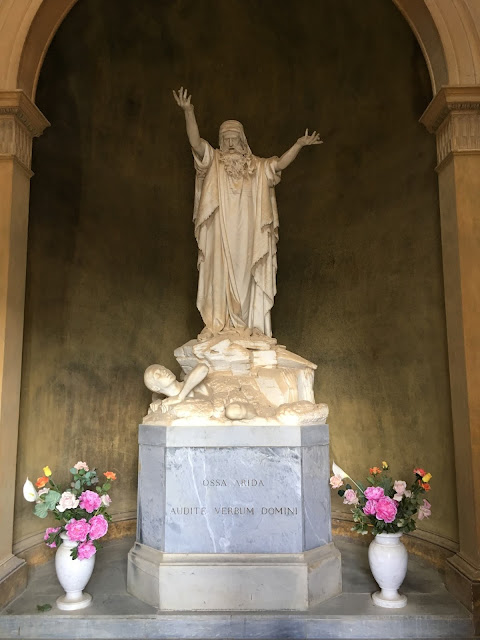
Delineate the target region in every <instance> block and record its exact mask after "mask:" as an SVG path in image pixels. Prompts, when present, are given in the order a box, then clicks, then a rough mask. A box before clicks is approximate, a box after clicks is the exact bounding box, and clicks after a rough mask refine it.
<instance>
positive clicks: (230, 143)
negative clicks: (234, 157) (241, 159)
mask: <svg viewBox="0 0 480 640" xmlns="http://www.w3.org/2000/svg"><path fill="white" fill-rule="evenodd" d="M220 150H221V151H223V152H224V153H243V152H244V151H245V149H244V146H243V142H242V139H241V138H240V136H239V135H238V133H236V132H235V131H225V133H224V134H223V135H222V143H221V145H220Z"/></svg>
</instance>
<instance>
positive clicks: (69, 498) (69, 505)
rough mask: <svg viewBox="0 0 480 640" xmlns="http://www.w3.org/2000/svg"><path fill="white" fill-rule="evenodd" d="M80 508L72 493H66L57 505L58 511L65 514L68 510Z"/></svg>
mask: <svg viewBox="0 0 480 640" xmlns="http://www.w3.org/2000/svg"><path fill="white" fill-rule="evenodd" d="M76 507H78V498H77V496H76V495H74V494H73V493H72V492H71V491H64V492H63V493H62V495H61V496H60V500H59V501H58V504H57V511H60V513H63V512H64V511H65V510H66V509H75V508H76Z"/></svg>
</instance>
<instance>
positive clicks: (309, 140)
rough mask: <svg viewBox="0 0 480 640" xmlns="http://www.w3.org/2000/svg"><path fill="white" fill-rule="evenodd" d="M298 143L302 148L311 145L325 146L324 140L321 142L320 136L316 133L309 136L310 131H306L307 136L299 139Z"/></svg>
mask: <svg viewBox="0 0 480 640" xmlns="http://www.w3.org/2000/svg"><path fill="white" fill-rule="evenodd" d="M297 143H298V144H299V145H300V146H302V147H306V146H308V145H311V144H323V140H320V134H319V133H317V132H316V131H314V132H313V133H312V134H311V135H309V134H308V129H305V135H304V136H302V137H301V138H299V139H298V140H297Z"/></svg>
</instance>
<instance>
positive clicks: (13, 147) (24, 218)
mask: <svg viewBox="0 0 480 640" xmlns="http://www.w3.org/2000/svg"><path fill="white" fill-rule="evenodd" d="M47 125H48V121H47V120H46V119H45V117H44V116H43V115H42V113H41V112H40V111H39V110H38V109H37V107H36V106H35V105H34V104H33V103H32V102H31V101H30V100H29V98H27V96H26V95H25V94H24V93H23V92H22V91H5V92H0V194H1V197H0V486H1V487H2V491H1V493H0V513H1V514H2V527H1V528H0V608H2V607H3V606H5V605H6V604H7V603H8V602H9V601H10V600H11V599H12V598H14V597H16V595H18V593H19V592H20V591H21V590H22V589H23V588H24V586H25V584H26V565H25V562H24V561H23V560H20V559H19V558H16V557H15V556H14V555H13V553H12V540H13V514H14V495H15V469H16V460H17V440H18V414H19V400H20V379H21V365H22V344H23V316H24V298H25V270H26V258H27V235H28V205H29V195H30V177H31V176H32V172H31V170H30V164H31V154H32V139H33V137H35V136H38V135H40V134H41V133H42V131H43V130H44V128H45V127H46V126H47Z"/></svg>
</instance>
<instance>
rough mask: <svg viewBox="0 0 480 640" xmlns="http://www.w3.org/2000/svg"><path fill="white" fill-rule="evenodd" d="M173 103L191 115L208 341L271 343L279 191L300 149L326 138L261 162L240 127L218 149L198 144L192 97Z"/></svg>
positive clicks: (226, 132)
mask: <svg viewBox="0 0 480 640" xmlns="http://www.w3.org/2000/svg"><path fill="white" fill-rule="evenodd" d="M173 95H174V97H175V100H176V102H177V104H178V105H179V106H180V107H181V108H182V109H183V111H184V113H185V121H186V128H187V135H188V139H189V142H190V145H191V147H192V152H193V157H194V163H195V169H196V181H195V203H194V211H193V221H194V225H195V238H196V240H197V243H198V271H199V279H198V294H197V307H198V310H199V311H200V314H201V316H202V318H203V321H204V323H205V327H206V330H207V333H212V334H216V333H218V332H220V331H222V330H223V329H231V328H237V329H241V328H245V327H249V328H250V329H257V330H258V331H260V332H262V333H264V334H265V335H267V336H271V335H272V328H271V319H270V311H271V309H272V307H273V301H274V297H275V293H276V272H277V258H276V253H277V249H276V245H277V241H278V212H277V204H276V200H275V189H274V187H275V185H277V184H278V183H279V182H280V177H281V173H282V171H283V169H285V168H286V167H288V165H289V164H290V163H291V162H292V161H293V160H294V159H295V158H296V156H297V154H298V153H299V151H300V150H301V148H302V147H304V146H306V145H314V144H321V140H320V136H319V135H318V134H317V133H316V132H315V131H314V132H313V133H312V134H311V135H309V134H308V129H307V130H306V131H305V135H304V136H302V137H301V138H299V139H298V140H297V142H295V144H294V145H293V146H292V147H291V148H290V149H288V151H286V152H285V153H284V154H283V155H282V156H281V157H280V158H278V157H277V156H274V157H272V158H258V157H257V156H255V155H253V153H252V151H251V149H250V147H249V145H248V142H247V138H246V136H245V132H244V130H243V126H242V124H241V123H240V122H238V121H237V120H227V121H226V122H224V123H223V124H222V125H221V126H220V132H219V149H214V148H213V147H212V146H211V145H210V144H209V143H208V142H207V141H206V140H203V138H201V137H200V133H199V130H198V125H197V121H196V118H195V113H194V108H193V104H192V103H191V96H189V95H188V92H187V90H186V89H183V87H182V88H181V89H179V91H178V92H175V91H174V92H173Z"/></svg>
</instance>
